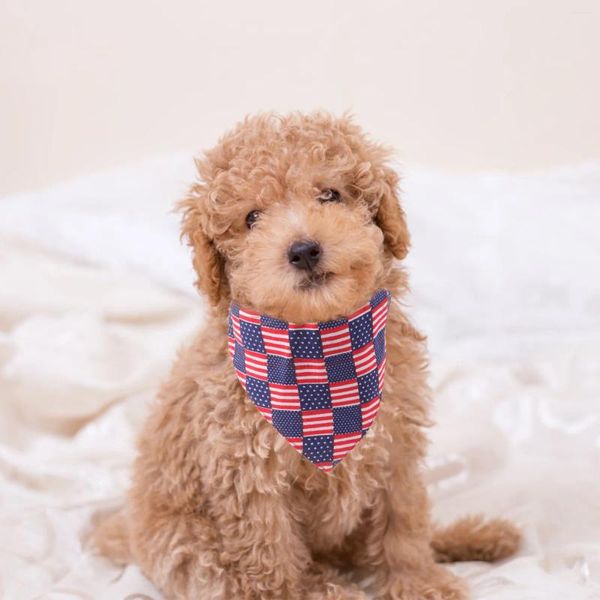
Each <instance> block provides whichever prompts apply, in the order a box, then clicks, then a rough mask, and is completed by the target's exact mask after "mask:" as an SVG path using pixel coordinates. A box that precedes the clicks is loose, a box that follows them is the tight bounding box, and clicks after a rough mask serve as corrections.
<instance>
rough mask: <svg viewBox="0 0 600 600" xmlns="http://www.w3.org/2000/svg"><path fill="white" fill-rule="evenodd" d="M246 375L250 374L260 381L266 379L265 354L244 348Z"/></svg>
mask: <svg viewBox="0 0 600 600" xmlns="http://www.w3.org/2000/svg"><path fill="white" fill-rule="evenodd" d="M245 359H246V361H245V362H246V375H252V377H256V379H260V380H261V381H267V355H266V354H262V353H260V352H253V351H252V350H246V352H245Z"/></svg>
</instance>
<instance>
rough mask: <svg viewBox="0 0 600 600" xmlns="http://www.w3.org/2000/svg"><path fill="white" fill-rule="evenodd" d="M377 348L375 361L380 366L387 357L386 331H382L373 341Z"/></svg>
mask: <svg viewBox="0 0 600 600" xmlns="http://www.w3.org/2000/svg"><path fill="white" fill-rule="evenodd" d="M373 346H375V360H376V361H377V364H378V365H380V364H381V363H382V361H383V358H384V357H385V329H382V330H381V331H380V332H379V333H378V334H377V335H376V336H375V339H374V340H373Z"/></svg>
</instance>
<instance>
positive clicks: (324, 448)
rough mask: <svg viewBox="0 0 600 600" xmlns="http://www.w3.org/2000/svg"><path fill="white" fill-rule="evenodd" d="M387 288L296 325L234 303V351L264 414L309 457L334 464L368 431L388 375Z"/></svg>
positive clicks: (231, 333) (231, 321) (231, 324)
mask: <svg viewBox="0 0 600 600" xmlns="http://www.w3.org/2000/svg"><path fill="white" fill-rule="evenodd" d="M389 304H390V294H389V292H388V291H387V290H379V291H378V292H376V293H375V295H374V296H373V297H372V298H371V301H370V302H369V303H367V304H366V305H364V306H362V307H361V308H359V309H358V310H356V311H355V312H353V313H352V314H351V315H350V316H349V317H347V318H342V319H336V320H332V321H327V322H322V323H307V324H303V325H298V324H294V323H286V322H285V321H281V320H279V319H275V318H273V317H269V316H266V315H261V314H259V313H256V312H253V311H249V310H245V309H244V310H242V309H240V307H239V306H238V305H236V304H232V305H231V307H230V311H229V319H228V339H229V352H230V355H231V359H232V362H233V366H234V369H235V372H236V374H237V376H238V378H239V380H240V383H241V385H242V386H243V388H244V389H245V391H246V394H247V396H248V398H249V399H250V401H251V402H253V403H254V404H255V405H256V407H257V409H258V410H259V411H260V412H261V414H262V415H263V417H264V418H265V419H266V420H267V421H269V422H270V423H271V424H272V425H273V427H275V429H276V430H277V431H278V432H279V433H280V434H281V435H282V436H283V437H285V438H286V439H287V440H288V442H289V443H290V444H291V445H292V446H293V447H294V448H295V449H296V450H297V451H298V452H300V453H301V454H302V455H303V456H304V457H305V458H306V459H307V460H309V461H311V462H312V463H313V464H314V465H316V466H317V467H318V468H320V469H322V470H324V471H331V470H332V469H333V468H334V467H335V465H337V464H338V463H339V462H340V461H341V460H342V459H343V458H344V457H345V456H346V455H347V454H348V453H349V452H350V451H351V450H352V449H353V448H354V447H355V446H356V444H357V443H358V442H359V441H360V440H361V439H362V437H364V435H365V434H366V433H367V431H368V430H369V428H370V427H371V426H372V424H373V421H374V419H375V417H376V415H377V412H378V410H379V406H380V403H381V395H382V391H383V380H384V375H385V363H386V360H385V323H386V320H387V314H388V310H389Z"/></svg>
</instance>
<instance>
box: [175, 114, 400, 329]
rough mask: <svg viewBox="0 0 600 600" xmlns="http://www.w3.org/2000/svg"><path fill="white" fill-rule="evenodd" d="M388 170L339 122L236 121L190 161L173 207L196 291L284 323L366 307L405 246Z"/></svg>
mask: <svg viewBox="0 0 600 600" xmlns="http://www.w3.org/2000/svg"><path fill="white" fill-rule="evenodd" d="M387 158H388V152H387V151H386V150H385V149H384V148H383V147H382V146H380V145H378V144H376V143H373V142H371V141H370V140H368V139H367V137H366V136H365V135H364V134H363V132H362V131H361V130H360V129H359V128H358V127H357V126H356V125H355V124H354V123H353V122H352V121H351V119H349V118H347V117H344V118H341V119H336V118H333V117H331V116H329V115H325V114H313V115H308V116H307V115H299V114H293V115H290V116H287V117H276V116H273V115H260V116H257V117H252V118H248V119H246V120H245V121H243V122H242V123H241V124H239V125H238V126H237V127H236V128H235V129H234V130H233V131H232V132H230V133H228V134H227V135H225V136H224V137H223V138H222V139H221V141H220V142H219V144H218V145H217V146H216V147H215V148H214V149H212V150H210V151H209V152H207V153H206V154H205V155H204V157H203V158H202V159H200V160H198V161H197V167H198V171H199V175H200V180H199V182H198V183H196V184H195V185H193V186H192V188H191V191H190V194H189V196H188V197H187V198H186V199H185V200H184V201H183V202H182V207H183V210H184V219H183V235H184V236H185V237H187V239H188V240H189V243H190V245H191V246H192V248H193V253H194V267H195V269H196V271H197V273H198V281H197V285H198V287H199V289H200V290H201V291H202V292H204V293H205V294H206V295H207V297H208V298H209V300H210V302H211V303H212V304H213V305H215V306H224V307H225V306H227V303H228V302H229V300H230V299H231V298H233V299H234V300H236V301H237V302H238V303H239V304H240V305H241V306H244V307H247V308H251V309H254V310H256V311H258V312H261V313H265V314H270V315H272V316H274V317H278V318H280V319H284V320H286V321H292V322H307V321H323V320H327V319H332V318H335V317H337V316H341V315H344V314H348V313H349V312H351V311H352V310H353V309H354V308H356V307H358V306H359V305H361V304H362V303H364V302H367V301H368V300H369V298H370V297H371V295H372V294H373V292H374V291H375V290H376V289H378V288H380V287H385V286H386V285H389V284H388V278H389V277H390V271H391V264H392V259H393V257H396V258H404V256H405V255H406V253H407V251H408V245H409V237H408V232H407V229H406V223H405V219H404V214H403V212H402V209H401V208H400V206H399V204H398V198H397V196H396V186H397V182H398V178H397V175H396V174H395V173H394V171H392V170H391V169H390V168H389V167H388V166H387V164H386V160H387Z"/></svg>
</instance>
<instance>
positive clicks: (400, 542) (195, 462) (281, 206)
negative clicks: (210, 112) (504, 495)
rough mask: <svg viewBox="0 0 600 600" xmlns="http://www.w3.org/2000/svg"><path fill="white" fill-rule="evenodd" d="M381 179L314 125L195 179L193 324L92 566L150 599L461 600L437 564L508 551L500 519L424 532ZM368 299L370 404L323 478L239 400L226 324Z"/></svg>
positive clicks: (415, 364) (262, 132) (411, 355)
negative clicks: (382, 298)
mask: <svg viewBox="0 0 600 600" xmlns="http://www.w3.org/2000/svg"><path fill="white" fill-rule="evenodd" d="M388 160H389V152H388V150H386V149H385V148H384V147H382V146H381V145H379V144H377V143H375V142H373V141H371V140H370V139H369V138H368V137H367V136H366V135H365V134H364V133H363V132H362V131H361V129H360V128H359V127H358V126H357V125H355V124H354V122H353V121H352V119H351V118H348V117H343V118H334V117H332V116H329V115H327V114H322V113H316V114H310V115H302V114H291V115H288V116H283V117H280V116H275V115H271V114H267V115H259V116H255V117H251V118H247V119H246V120H244V121H243V122H242V123H240V124H238V125H237V127H236V128H235V129H234V130H233V131H231V132H230V133H228V134H227V135H225V136H224V137H223V138H222V139H221V140H220V141H219V143H218V144H217V146H216V147H215V148H214V149H212V150H210V151H208V152H206V154H205V155H204V156H203V157H202V158H201V159H199V160H198V161H197V163H196V164H197V168H198V173H199V179H198V181H197V182H196V183H194V184H193V185H192V186H191V189H190V191H189V194H188V196H187V198H186V199H184V200H183V201H182V202H181V209H182V210H183V234H182V235H183V236H184V237H185V239H186V240H187V241H188V242H189V245H190V246H191V247H192V250H193V264H194V267H195V270H196V272H197V275H198V280H197V286H198V288H199V290H200V291H201V292H202V293H203V294H204V295H205V297H206V298H207V299H208V302H209V304H210V309H209V315H208V318H207V320H206V324H205V325H204V328H203V329H202V331H201V332H200V333H199V334H198V335H197V337H196V338H195V339H194V341H193V342H192V343H191V344H190V345H189V346H188V347H187V348H185V349H184V350H183V351H182V352H181V353H180V355H179V357H178V359H177V361H176V363H175V365H174V367H173V370H172V373H171V376H170V377H169V379H168V381H167V382H166V383H165V384H164V386H163V387H162V390H161V391H160V394H159V398H158V401H157V403H156V405H155V406H154V408H153V410H152V412H151V415H150V417H149V419H148V421H147V422H146V424H145V427H144V428H143V431H142V433H141V437H140V440H139V456H138V458H137V461H136V463H135V467H134V474H133V484H132V488H131V493H130V495H129V500H128V504H127V506H126V507H125V508H124V509H122V510H121V511H119V512H117V513H116V514H113V515H111V516H110V517H109V518H107V519H105V520H104V521H103V522H101V523H100V525H99V526H98V529H97V530H96V533H95V543H96V545H97V547H98V548H99V550H100V551H101V552H102V553H104V554H105V555H107V556H109V557H111V558H112V559H113V560H115V561H120V562H129V561H134V562H136V563H137V564H139V565H140V567H141V568H142V569H143V571H144V572H145V573H146V574H147V576H148V577H149V578H150V579H151V580H152V581H153V582H154V583H155V584H156V585H157V586H158V587H159V588H160V589H161V590H162V591H163V592H164V593H165V595H166V596H167V597H168V598H173V599H200V598H201V599H224V600H225V599H226V600H231V599H238V598H239V599H247V600H254V599H256V600H259V599H290V600H294V599H302V600H305V599H309V600H310V599H315V600H316V599H322V598H329V599H350V598H366V597H368V596H367V595H366V592H365V591H363V590H362V588H359V587H358V586H357V585H356V584H355V583H354V582H355V581H357V580H358V579H357V578H361V580H362V581H363V587H364V586H365V585H366V587H367V588H368V593H370V594H372V596H369V597H375V598H380V599H401V600H423V599H427V600H459V599H464V598H467V597H468V592H467V588H466V585H465V583H464V582H463V581H461V580H460V579H459V578H457V577H456V576H455V575H454V574H452V572H450V571H449V570H447V569H446V568H445V567H444V566H442V565H441V564H439V563H440V562H447V561H455V560H486V561H493V560H497V559H501V558H504V557H507V556H509V555H510V554H512V553H513V552H514V551H515V550H516V549H517V547H518V544H519V532H518V531H517V530H516V529H515V527H514V526H513V525H511V524H510V523H508V522H506V521H503V520H491V521H483V520H482V519H481V518H480V517H467V518H466V519H463V520H462V521H459V522H458V523H456V524H454V525H451V526H450V527H448V528H445V529H439V530H436V528H435V527H433V526H432V524H431V522H430V516H429V503H428V499H427V492H426V489H425V485H424V483H423V478H422V472H421V471H422V462H423V458H424V456H425V452H426V449H427V439H426V436H425V433H424V428H426V427H428V426H429V425H430V420H429V416H428V412H429V405H430V394H429V389H428V387H427V381H426V380H427V377H426V375H427V373H426V371H427V359H426V354H425V348H424V337H423V336H422V335H421V334H420V333H419V332H418V331H417V330H416V329H415V328H414V327H413V325H411V323H410V322H409V320H408V318H407V316H406V315H405V314H404V312H403V309H402V306H401V304H400V302H399V301H400V299H401V298H402V296H403V294H404V293H405V291H406V289H407V276H406V273H405V272H404V270H403V269H402V267H401V265H400V264H399V262H398V261H399V260H402V259H403V258H404V257H405V256H406V254H407V252H408V249H409V244H410V240H409V233H408V230H407V225H406V221H405V215H404V212H403V210H402V208H401V206H400V204H399V202H398V196H397V186H398V177H397V175H396V173H395V172H394V171H393V170H392V169H391V168H390V166H389V165H388ZM298 241H301V242H302V241H304V242H306V241H309V242H311V243H312V244H313V246H314V245H316V246H317V248H318V252H317V253H316V254H317V256H314V254H315V253H314V252H313V256H312V258H311V259H310V261H311V264H310V268H298V264H294V260H293V259H292V258H291V257H290V252H289V250H290V247H291V246H292V245H293V244H294V243H296V242H298ZM313 250H314V248H313ZM313 259H314V260H313ZM297 262H298V257H296V263H297ZM382 288H383V289H386V290H388V291H389V292H390V293H391V296H392V302H391V305H390V307H389V317H388V325H387V332H386V334H385V335H386V343H387V374H386V377H385V383H384V388H383V401H382V403H381V407H380V410H379V413H378V416H377V419H376V420H375V422H374V424H373V427H372V428H371V430H370V431H369V433H368V434H367V435H366V436H365V437H364V438H363V439H362V440H361V441H360V443H358V444H357V446H356V447H355V448H354V449H353V450H352V452H350V453H349V454H348V455H347V456H346V458H344V460H343V461H341V462H340V463H339V464H338V465H337V466H336V467H335V468H334V469H333V470H332V471H331V472H329V473H326V472H323V471H322V470H320V469H318V468H316V467H315V465H313V464H311V463H310V462H309V461H307V460H306V459H305V458H303V457H302V456H301V454H300V453H299V452H297V451H296V450H295V449H294V448H293V447H292V446H291V445H290V444H288V443H287V441H286V440H285V439H284V438H283V437H282V436H281V435H280V434H279V433H278V432H277V431H276V430H275V428H274V427H273V426H271V425H270V424H269V422H268V421H267V420H266V419H265V418H263V416H262V415H261V414H260V412H259V411H258V410H257V408H256V407H255V406H254V405H253V404H252V403H251V402H249V401H248V398H247V396H246V394H245V392H244V389H243V387H242V386H241V385H240V382H239V381H238V378H237V377H236V373H235V371H234V368H233V366H232V362H231V359H230V357H229V355H228V341H227V336H228V331H227V318H228V309H229V306H230V304H231V302H232V301H235V302H236V303H237V304H238V305H239V306H241V307H247V308H248V309H250V310H254V311H257V312H259V313H262V314H266V315H270V316H272V317H274V318H276V319H281V320H284V321H287V322H292V323H306V322H316V321H325V320H328V319H336V318H339V317H341V316H343V315H349V314H351V313H352V311H353V310H356V308H357V307H360V306H361V305H364V304H365V303H366V302H369V299H370V298H371V297H372V296H373V294H374V292H376V291H377V290H379V289H382ZM364 582H367V583H364Z"/></svg>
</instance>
